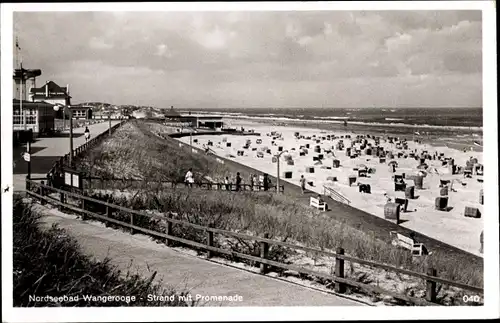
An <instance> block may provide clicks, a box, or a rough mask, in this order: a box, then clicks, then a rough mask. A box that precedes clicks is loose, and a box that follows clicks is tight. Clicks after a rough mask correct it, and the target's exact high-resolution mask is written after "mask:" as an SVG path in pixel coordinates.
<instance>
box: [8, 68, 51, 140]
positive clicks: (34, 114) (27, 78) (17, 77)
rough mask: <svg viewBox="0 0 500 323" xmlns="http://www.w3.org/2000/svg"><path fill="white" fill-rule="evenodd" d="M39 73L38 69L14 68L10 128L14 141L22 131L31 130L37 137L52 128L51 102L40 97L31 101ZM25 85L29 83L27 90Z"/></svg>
mask: <svg viewBox="0 0 500 323" xmlns="http://www.w3.org/2000/svg"><path fill="white" fill-rule="evenodd" d="M41 74H42V72H41V70H39V69H24V68H17V69H15V70H14V75H13V79H14V93H13V94H14V100H13V102H12V130H13V135H14V141H15V142H16V138H20V133H21V132H23V131H26V130H32V131H33V136H34V137H38V136H40V135H41V134H44V133H46V132H50V131H52V130H53V129H54V116H55V111H54V108H53V104H52V103H50V102H45V101H44V100H43V99H41V98H39V99H38V100H37V101H36V102H33V98H32V96H31V94H32V90H33V89H34V88H35V79H36V77H37V76H40V75H41ZM27 85H30V90H29V91H27V90H26V86H27ZM28 96H29V97H30V98H29V100H28V99H27V98H28Z"/></svg>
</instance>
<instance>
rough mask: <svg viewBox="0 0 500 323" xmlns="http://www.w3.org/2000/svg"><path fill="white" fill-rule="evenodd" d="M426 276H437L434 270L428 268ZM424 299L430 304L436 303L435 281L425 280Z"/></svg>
mask: <svg viewBox="0 0 500 323" xmlns="http://www.w3.org/2000/svg"><path fill="white" fill-rule="evenodd" d="M427 275H428V276H434V277H436V275H437V272H436V269H434V268H428V269H427ZM426 299H427V301H429V302H432V303H435V302H436V282H435V281H432V280H427V292H426Z"/></svg>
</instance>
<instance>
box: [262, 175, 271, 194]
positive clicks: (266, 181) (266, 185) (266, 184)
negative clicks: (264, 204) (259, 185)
mask: <svg viewBox="0 0 500 323" xmlns="http://www.w3.org/2000/svg"><path fill="white" fill-rule="evenodd" d="M269 183H270V180H269V177H268V176H267V174H264V183H263V185H264V191H267V190H269Z"/></svg>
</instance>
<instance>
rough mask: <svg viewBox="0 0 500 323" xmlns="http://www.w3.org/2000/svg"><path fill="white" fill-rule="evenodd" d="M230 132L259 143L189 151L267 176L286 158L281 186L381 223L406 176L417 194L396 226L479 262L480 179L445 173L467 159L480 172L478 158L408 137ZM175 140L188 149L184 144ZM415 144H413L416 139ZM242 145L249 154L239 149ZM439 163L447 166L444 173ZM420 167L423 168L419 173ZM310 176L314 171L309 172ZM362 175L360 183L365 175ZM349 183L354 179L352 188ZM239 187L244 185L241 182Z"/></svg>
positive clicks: (264, 129)
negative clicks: (440, 206) (365, 188)
mask: <svg viewBox="0 0 500 323" xmlns="http://www.w3.org/2000/svg"><path fill="white" fill-rule="evenodd" d="M231 125H232V126H238V127H244V128H245V130H249V129H253V130H254V131H255V132H256V133H260V136H238V135H203V136H198V137H196V139H197V140H195V141H196V142H193V145H194V146H196V147H199V148H201V147H203V146H207V145H208V142H209V141H210V142H212V144H213V145H212V146H210V148H211V149H212V151H213V152H214V153H215V154H216V155H218V156H221V157H231V158H232V159H234V160H235V161H237V162H239V163H242V164H244V165H247V166H249V167H252V168H255V169H256V170H258V171H259V172H262V173H269V174H272V175H276V173H277V164H276V159H275V158H274V161H273V156H274V155H276V154H278V153H279V152H280V151H286V152H284V153H283V154H282V156H281V158H280V178H281V180H283V181H287V182H290V183H293V184H296V185H299V180H300V177H301V175H304V177H305V178H306V182H307V183H308V184H307V185H306V188H307V189H308V190H310V191H313V192H316V193H318V194H324V192H325V188H324V186H326V187H329V188H332V189H334V190H335V191H336V192H338V193H340V194H341V195H342V196H343V197H344V198H346V199H347V200H348V201H349V202H348V203H349V204H350V205H351V206H353V207H356V208H359V209H361V210H364V211H366V212H368V213H371V214H373V215H375V216H378V217H381V218H384V207H385V205H386V204H387V203H388V201H390V202H391V203H394V202H395V199H396V198H399V199H405V196H406V195H407V194H408V193H406V192H405V189H403V190H398V191H395V179H394V175H396V177H398V176H404V178H403V182H404V183H405V185H406V187H410V186H414V187H415V188H414V198H413V199H411V198H409V199H408V204H407V211H406V212H404V211H403V210H401V212H400V225H401V226H403V227H407V228H409V229H412V230H414V231H417V232H420V233H422V234H425V235H427V236H430V237H432V238H434V239H438V240H441V241H443V242H445V243H448V244H450V245H453V246H455V247H457V248H460V249H462V250H465V251H468V252H471V253H473V254H476V255H480V256H482V254H481V253H480V252H479V248H480V240H479V236H480V234H481V231H482V230H483V220H482V216H483V215H482V213H483V205H482V204H481V203H480V190H481V189H482V186H483V185H482V182H479V181H478V179H480V178H481V177H482V176H479V175H477V174H476V173H475V172H473V175H472V176H471V177H470V178H468V177H465V176H464V174H463V173H462V172H460V173H459V174H452V173H451V166H450V165H449V164H450V163H451V159H453V160H454V161H453V162H454V164H455V165H456V166H457V167H463V168H465V166H466V164H467V163H468V162H469V163H470V160H471V158H473V159H475V160H474V161H475V162H476V165H477V164H482V160H483V159H482V157H483V156H482V155H483V154H482V152H477V151H467V152H464V151H459V150H456V149H452V148H448V147H437V146H431V145H429V144H423V143H418V142H414V141H413V140H412V139H413V138H410V139H408V136H407V141H406V142H405V141H401V140H398V139H397V138H393V139H392V140H390V138H389V137H383V136H380V137H378V136H376V135H370V134H369V133H366V134H364V135H360V134H359V133H358V134H357V135H354V134H352V133H346V132H342V131H325V130H321V129H305V128H303V127H293V126H288V127H283V126H271V125H266V124H262V123H255V122H251V121H248V120H237V121H235V120H232V122H231ZM356 136H358V137H356ZM377 137H378V138H377ZM376 138H377V139H376ZM179 140H180V141H182V142H184V143H187V144H189V140H190V138H189V137H183V138H179ZM415 140H418V136H416V138H415ZM247 141H248V143H249V144H248V148H244V146H245V145H246V144H247ZM339 142H343V146H344V147H339ZM229 144H230V145H229ZM228 146H230V147H228ZM307 146H309V148H307ZM377 146H378V147H380V148H378V149H379V150H380V153H379V155H384V154H385V160H384V159H382V160H381V158H380V157H377V156H376V150H377V148H376V147H377ZM301 147H302V148H301ZM339 148H342V149H339ZM346 148H350V150H351V152H352V153H351V155H352V154H354V153H355V152H356V151H357V152H358V155H357V156H356V157H354V158H352V157H351V156H349V155H348V153H346ZM381 149H383V153H382V150H381ZM306 151H307V152H306ZM238 152H240V153H238ZM241 154H243V155H241ZM422 154H423V156H422ZM319 155H323V158H322V159H319V160H318V157H321V156H319ZM391 155H392V156H393V159H391ZM258 156H260V157H258ZM422 157H423V158H422ZM289 159H291V160H293V165H292V163H289V162H287V160H289ZM445 159H446V162H447V165H443V164H444V163H443V161H444V160H445ZM334 160H338V162H335V163H338V164H339V166H338V167H334V166H335V165H334V164H335V163H334ZM394 162H396V163H397V167H395V172H393V168H392V167H390V165H389V164H390V163H394ZM422 162H424V163H425V164H426V166H427V167H422V166H420V167H419V165H420V164H421V163H422ZM310 168H313V169H314V171H313V172H311V171H312V170H311V169H310ZM360 169H365V170H366V177H365V176H361V177H360V176H359V175H360V173H359V170H360ZM286 172H291V178H285V175H286V174H285V173H286ZM403 174H404V175H403ZM289 175H290V173H289V174H288V176H289ZM361 175H364V174H363V172H361ZM350 176H351V177H355V178H356V180H355V182H354V183H352V184H351V185H349V177H350ZM413 176H420V177H419V178H421V180H422V186H421V188H420V185H419V183H418V182H419V181H420V179H419V178H418V177H416V178H414V177H413ZM410 178H413V180H412V179H410ZM243 180H244V182H248V179H246V178H244V179H243ZM351 180H352V179H351ZM441 181H448V182H447V183H448V189H445V190H444V191H442V189H443V187H440V184H441ZM415 182H417V183H415ZM445 183H446V182H445ZM358 184H365V185H366V184H367V185H369V186H370V193H362V192H360V186H359V185H358ZM446 190H447V192H446ZM441 195H443V196H447V197H448V203H447V205H446V210H437V209H436V207H435V199H436V198H437V197H440V196H441ZM406 197H408V196H406ZM466 207H471V208H477V209H478V211H479V212H480V214H481V217H480V218H473V217H466V216H464V210H465V208H466ZM388 221H393V220H388ZM429 251H431V252H432V250H429Z"/></svg>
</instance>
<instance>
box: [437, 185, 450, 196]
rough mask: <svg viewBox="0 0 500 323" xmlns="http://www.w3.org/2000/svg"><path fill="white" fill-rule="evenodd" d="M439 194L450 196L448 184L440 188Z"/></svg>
mask: <svg viewBox="0 0 500 323" xmlns="http://www.w3.org/2000/svg"><path fill="white" fill-rule="evenodd" d="M439 195H440V196H448V186H445V187H441V189H440V190H439Z"/></svg>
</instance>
